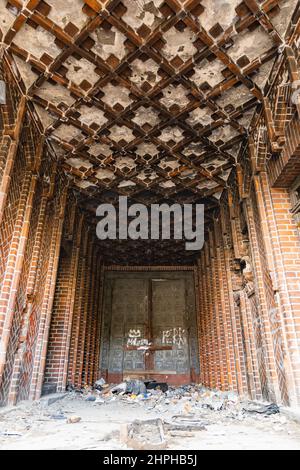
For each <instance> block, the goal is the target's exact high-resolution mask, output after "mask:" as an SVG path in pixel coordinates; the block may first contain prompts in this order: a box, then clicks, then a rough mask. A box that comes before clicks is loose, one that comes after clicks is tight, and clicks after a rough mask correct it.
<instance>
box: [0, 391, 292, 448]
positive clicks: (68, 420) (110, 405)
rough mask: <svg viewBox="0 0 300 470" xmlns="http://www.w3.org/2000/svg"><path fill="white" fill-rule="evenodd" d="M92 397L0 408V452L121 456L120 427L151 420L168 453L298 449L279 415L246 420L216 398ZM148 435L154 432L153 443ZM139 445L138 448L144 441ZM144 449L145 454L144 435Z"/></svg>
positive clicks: (239, 406) (236, 403)
mask: <svg viewBox="0 0 300 470" xmlns="http://www.w3.org/2000/svg"><path fill="white" fill-rule="evenodd" d="M95 395H96V394H95V392H93V393H86V394H79V393H75V392H71V393H68V394H67V395H66V396H65V397H64V398H63V399H60V400H59V401H56V402H55V403H53V404H51V405H49V404H48V402H47V400H45V399H44V400H41V401H39V402H33V403H28V402H24V403H21V404H20V405H19V406H18V407H15V408H9V409H2V410H1V412H0V449H64V450H67V449H91V450H92V449H104V450H114V449H116V450H117V449H118V450H126V449H130V448H132V447H131V446H130V443H131V442H132V441H130V443H128V440H126V436H127V429H129V428H127V427H126V424H127V425H128V424H129V423H132V422H133V421H135V420H139V421H142V422H144V421H145V420H151V419H159V421H158V422H160V423H162V424H163V426H164V431H163V433H164V436H163V438H164V443H165V448H167V449H172V450H185V449H187V450H188V449H190V450H191V449H193V450H205V449H233V450H238V449H241V450H246V449H253V450H254V449H277V450H278V449H297V450H299V449H300V425H299V424H297V423H295V422H293V421H291V420H290V419H288V418H287V417H286V416H285V415H283V414H282V413H281V412H280V413H277V414H272V415H270V416H267V415H266V414H259V413H254V414H252V413H248V412H246V411H245V409H258V410H261V407H259V406H258V405H254V404H253V403H251V402H247V401H241V400H239V399H237V398H236V397H235V396H234V395H233V396H229V397H227V398H226V399H225V398H224V395H220V394H218V393H217V394H214V393H212V392H207V391H204V392H203V391H201V394H200V393H199V391H198V392H195V390H190V389H185V390H183V391H182V390H181V391H180V393H178V392H177V391H176V390H173V391H172V392H169V394H167V395H166V394H163V393H162V392H160V391H153V392H152V394H151V395H150V394H148V395H146V399H145V396H144V397H143V398H142V397H136V396H128V395H121V396H120V395H112V394H108V395H106V397H104V398H103V397H102V396H101V394H100V393H98V395H97V396H95ZM91 397H93V398H91ZM89 400H96V401H89ZM79 419H80V420H79ZM76 421H77V422H76ZM166 423H167V424H168V423H169V425H170V423H171V427H170V426H169V427H168V426H166ZM138 425H139V423H138ZM151 426H152V424H150V428H149V430H150V434H151V429H152V428H151ZM165 426H166V427H165ZM197 428H200V429H197ZM124 430H125V434H124ZM143 432H144V431H143ZM154 434H155V429H153V442H154V440H155V436H154ZM124 436H125V437H124ZM135 437H136V436H135ZM148 437H149V436H148ZM138 439H139V440H140V441H139V444H141V445H142V446H143V445H145V442H142V443H141V441H143V439H144V437H143V436H142V438H141V436H138ZM147 446H148V447H147V448H148V449H149V448H151V436H150V444H149V442H148V444H147Z"/></svg>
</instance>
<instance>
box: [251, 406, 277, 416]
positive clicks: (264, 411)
mask: <svg viewBox="0 0 300 470" xmlns="http://www.w3.org/2000/svg"><path fill="white" fill-rule="evenodd" d="M243 411H245V412H246V413H258V414H261V415H266V416H271V415H275V414H277V413H280V409H279V407H278V406H277V405H276V404H275V403H271V404H270V405H266V406H263V407H261V408H252V409H245V408H244V409H243Z"/></svg>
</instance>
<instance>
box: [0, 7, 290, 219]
mask: <svg viewBox="0 0 300 470" xmlns="http://www.w3.org/2000/svg"><path fill="white" fill-rule="evenodd" d="M296 3H297V1H296V0H272V1H270V0H265V1H263V0H260V1H257V0H255V1H252V0H199V1H193V0H180V1H179V0H167V1H164V0H136V1H132V0H101V1H100V0H93V1H83V0H40V1H29V2H27V1H20V0H0V29H1V33H0V34H1V35H2V39H1V40H2V42H3V43H4V45H5V48H6V49H7V51H9V52H10V54H11V57H12V67H13V69H14V70H15V71H16V73H18V74H19V76H20V77H21V79H22V82H23V87H24V89H23V91H24V93H26V95H27V98H28V100H29V101H30V103H31V106H32V108H33V111H34V113H35V115H36V116H37V119H38V120H39V122H40V124H41V125H42V127H43V130H44V133H45V136H46V138H47V141H48V142H49V143H51V145H52V148H53V149H54V151H55V152H56V154H57V158H58V160H59V162H60V164H61V165H62V166H63V168H64V169H65V171H66V172H67V173H68V174H69V176H70V180H71V182H72V184H73V187H74V190H75V191H76V192H77V194H78V198H79V200H80V203H81V204H82V207H83V208H84V207H86V208H87V207H90V204H88V201H91V200H92V201H94V202H97V201H99V202H106V201H107V202H111V201H112V200H114V201H116V200H117V197H118V195H128V196H130V198H131V200H133V201H138V202H144V203H146V204H148V203H150V202H162V201H164V200H169V201H178V200H179V199H180V200H183V201H184V200H185V199H184V198H186V201H187V202H197V201H201V202H205V203H206V208H207V216H208V217H210V215H209V211H213V210H214V209H215V207H217V205H218V203H219V199H220V195H221V194H222V192H223V190H224V188H226V186H227V179H228V177H229V174H230V171H231V169H232V167H233V166H234V165H235V161H236V158H237V153H238V152H239V149H240V148H241V145H242V143H243V141H244V139H245V135H246V133H247V129H248V128H249V125H250V123H251V120H252V117H253V115H254V111H255V109H256V107H257V105H258V104H259V103H260V101H261V99H262V97H263V92H264V87H265V85H266V84H267V81H268V77H269V75H270V73H271V70H272V67H273V64H274V61H275V60H276V58H277V57H278V55H279V54H280V52H281V46H282V44H284V41H285V34H286V31H287V30H288V25H289V22H290V20H291V12H292V11H293V8H295V7H296ZM108 189H109V191H108ZM92 216H94V214H91V217H92Z"/></svg>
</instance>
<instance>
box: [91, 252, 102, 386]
mask: <svg viewBox="0 0 300 470" xmlns="http://www.w3.org/2000/svg"><path fill="white" fill-rule="evenodd" d="M98 286H99V289H98V297H97V325H96V335H95V348H94V351H95V359H94V377H93V382H95V380H97V379H98V378H100V377H99V374H100V369H101V368H100V348H101V332H102V315H103V306H102V303H103V292H104V266H103V263H102V261H101V265H100V266H99V281H98Z"/></svg>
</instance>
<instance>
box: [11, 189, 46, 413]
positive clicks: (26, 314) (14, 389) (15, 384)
mask: <svg viewBox="0 0 300 470" xmlns="http://www.w3.org/2000/svg"><path fill="white" fill-rule="evenodd" d="M47 203H48V188H46V190H45V191H44V192H43V195H42V198H41V201H40V207H39V214H38V221H37V227H36V232H35V235H34V237H35V238H34V245H33V249H32V257H31V264H30V269H29V274H28V279H27V287H26V298H25V305H24V307H23V318H22V325H21V330H20V334H19V346H18V351H17V354H16V358H15V362H14V368H13V374H12V376H13V379H12V382H11V386H10V392H9V399H8V402H9V403H10V404H12V405H14V404H16V401H17V398H18V393H19V385H20V383H19V381H20V375H21V370H22V365H23V360H24V355H25V353H26V350H27V347H28V341H29V338H28V332H29V325H30V319H31V315H32V310H33V306H34V300H35V294H36V290H37V285H36V281H37V274H38V267H39V260H40V255H41V248H42V239H43V234H44V228H45V220H46V207H47Z"/></svg>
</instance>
